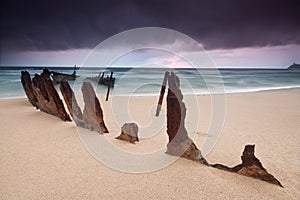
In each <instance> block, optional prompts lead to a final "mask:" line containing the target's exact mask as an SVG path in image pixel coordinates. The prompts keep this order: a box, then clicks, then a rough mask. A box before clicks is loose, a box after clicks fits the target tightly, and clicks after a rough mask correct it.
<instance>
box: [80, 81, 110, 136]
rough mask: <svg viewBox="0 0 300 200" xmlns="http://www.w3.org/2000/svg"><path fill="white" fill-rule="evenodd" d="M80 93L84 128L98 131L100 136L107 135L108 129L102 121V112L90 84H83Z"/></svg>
mask: <svg viewBox="0 0 300 200" xmlns="http://www.w3.org/2000/svg"><path fill="white" fill-rule="evenodd" d="M81 91H82V94H83V99H84V103H85V105H84V110H83V115H82V119H83V122H84V125H83V126H84V128H87V129H89V130H92V131H93V130H95V131H98V132H99V133H101V134H102V133H108V129H107V128H106V126H105V123H104V120H103V111H102V109H101V106H100V102H99V100H98V98H97V96H96V94H95V91H94V89H93V86H92V84H91V83H90V82H84V83H83V84H82V87H81Z"/></svg>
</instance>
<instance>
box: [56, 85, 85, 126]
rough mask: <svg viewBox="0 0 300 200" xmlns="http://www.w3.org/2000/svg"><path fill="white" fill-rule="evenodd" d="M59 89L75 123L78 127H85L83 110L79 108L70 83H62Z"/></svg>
mask: <svg viewBox="0 0 300 200" xmlns="http://www.w3.org/2000/svg"><path fill="white" fill-rule="evenodd" d="M59 88H60V91H61V93H62V95H63V97H64V100H65V102H66V104H67V107H68V110H69V113H70V115H71V116H72V118H73V120H74V122H75V123H76V125H77V126H84V124H83V119H82V112H81V109H80V107H79V106H78V103H77V101H76V98H75V95H74V92H73V90H72V88H71V87H70V85H69V83H68V82H67V81H62V82H61V83H60V86H59Z"/></svg>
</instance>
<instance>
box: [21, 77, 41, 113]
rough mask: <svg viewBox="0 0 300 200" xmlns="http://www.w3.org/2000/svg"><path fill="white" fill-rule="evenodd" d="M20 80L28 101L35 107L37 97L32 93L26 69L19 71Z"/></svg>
mask: <svg viewBox="0 0 300 200" xmlns="http://www.w3.org/2000/svg"><path fill="white" fill-rule="evenodd" d="M21 82H22V86H23V88H24V91H25V94H26V96H27V98H28V100H29V102H30V103H31V104H32V105H33V106H35V107H36V108H37V105H36V102H37V99H36V97H35V95H34V93H33V89H32V82H31V78H30V74H29V73H28V72H27V71H22V72H21Z"/></svg>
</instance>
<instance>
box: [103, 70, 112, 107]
mask: <svg viewBox="0 0 300 200" xmlns="http://www.w3.org/2000/svg"><path fill="white" fill-rule="evenodd" d="M113 74H114V72H110V77H109V83H108V86H107V93H106V98H105V101H108V96H109V92H110V88H111V87H112V84H113Z"/></svg>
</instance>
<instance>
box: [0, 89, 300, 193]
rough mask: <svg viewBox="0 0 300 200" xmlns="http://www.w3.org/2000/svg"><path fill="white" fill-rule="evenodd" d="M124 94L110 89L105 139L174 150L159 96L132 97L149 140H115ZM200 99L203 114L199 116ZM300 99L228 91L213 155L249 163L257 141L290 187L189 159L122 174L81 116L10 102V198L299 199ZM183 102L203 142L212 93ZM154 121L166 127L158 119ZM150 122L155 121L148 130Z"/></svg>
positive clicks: (3, 157)
mask: <svg viewBox="0 0 300 200" xmlns="http://www.w3.org/2000/svg"><path fill="white" fill-rule="evenodd" d="M122 98H123V99H125V101H126V97H113V98H112V99H110V101H109V102H105V101H104V97H100V101H101V106H102V108H103V111H104V119H105V123H106V125H107V127H108V129H109V131H110V133H109V134H106V135H103V136H99V137H105V138H106V139H107V140H108V141H110V142H111V143H112V144H113V145H115V146H118V147H119V148H121V149H124V150H126V151H130V152H138V153H145V152H151V151H153V150H155V149H159V148H164V147H165V146H166V144H167V142H168V138H167V134H166V123H164V120H165V118H166V116H165V110H164V109H165V107H166V105H165V102H164V103H163V110H162V113H161V115H160V117H159V118H157V119H155V118H154V117H153V116H152V113H154V111H155V108H156V107H155V106H156V103H157V98H158V97H150V96H148V97H130V98H129V99H130V101H127V102H128V104H127V105H128V110H130V117H131V118H132V119H134V120H135V121H136V122H137V124H138V125H139V126H141V130H145V131H144V132H143V131H142V132H139V134H141V136H142V139H141V140H140V142H138V143H137V144H135V145H133V144H130V143H127V142H124V141H120V140H116V139H114V137H115V136H117V135H119V134H120V127H121V125H122V124H120V123H121V122H122V115H125V114H127V113H124V112H122V110H121V108H118V107H117V105H119V104H118V103H115V104H113V105H114V109H116V110H112V109H113V108H112V102H114V101H115V100H117V99H122ZM127 99H128V98H127ZM195 99H196V101H197V103H198V105H199V108H200V118H199V119H194V118H193V116H194V115H193V112H194V111H195V110H194V108H195V105H194V103H193V102H194V101H195ZM299 99H300V89H288V90H273V91H267V92H255V93H240V94H228V95H226V103H225V106H226V117H225V122H224V127H223V130H222V132H221V135H220V137H219V139H218V141H217V143H216V145H215V147H214V148H213V150H212V151H211V152H210V153H209V154H207V155H205V158H206V159H207V160H208V162H210V163H222V164H226V165H228V166H234V165H236V164H239V163H241V160H240V156H241V153H242V151H243V148H244V146H245V145H246V144H255V145H256V147H255V154H256V157H257V158H259V159H260V161H261V162H262V164H263V166H264V167H265V168H266V169H267V170H268V172H269V173H271V174H273V175H274V176H275V177H276V178H277V179H278V180H279V181H280V182H281V183H282V185H283V186H284V188H281V187H278V186H276V185H272V184H269V183H267V182H263V181H260V180H256V179H253V178H249V177H245V176H241V175H237V174H234V173H229V172H225V171H221V170H218V169H214V168H211V167H207V166H204V165H201V164H199V163H196V162H193V161H190V160H187V159H184V158H178V159H177V160H176V161H175V162H174V163H172V164H171V165H169V166H167V167H164V168H163V169H160V170H157V171H154V172H149V173H140V174H133V173H126V172H120V171H118V170H115V169H111V168H109V167H107V166H106V165H105V164H103V163H101V162H99V161H98V160H97V159H95V158H94V157H93V156H92V155H91V154H90V153H89V151H88V150H87V149H86V148H85V146H84V145H83V144H82V142H81V139H80V137H79V135H78V133H77V129H76V127H75V124H74V123H73V122H63V121H61V120H60V119H59V118H56V117H54V116H51V115H48V114H45V113H42V112H40V111H37V110H36V109H35V108H34V107H32V106H31V105H30V103H29V102H28V101H27V99H25V98H22V99H6V100H0V112H1V114H0V122H1V130H0V199H183V198H184V199H232V198H235V199H299V198H300V154H299V152H300V145H299V142H300V134H299V130H300V101H299ZM183 100H184V102H185V103H186V107H187V118H186V126H187V129H188V131H189V133H195V137H194V138H193V140H194V142H195V144H196V145H197V146H198V147H199V148H200V147H201V145H202V143H203V140H204V138H205V136H206V134H207V132H208V129H209V126H210V123H211V122H210V121H211V115H212V111H211V108H212V105H211V97H210V96H208V95H206V96H205V95H199V96H196V97H193V96H185V97H184V99H183ZM120 106H121V105H120ZM116 113H117V114H116ZM124 118H126V116H124ZM155 120H156V121H155ZM124 122H125V121H124ZM124 122H123V123H124ZM153 122H156V123H154V124H157V127H155V126H153V127H152V126H151V125H149V124H151V123H153ZM149 126H150V127H152V129H150V130H149V129H147V128H144V129H143V127H149ZM161 127H162V128H161ZM194 127H196V129H195V128H194ZM146 130H147V131H149V132H147V131H146ZM151 130H154V131H153V132H154V133H152V134H153V135H151ZM90 133H91V134H97V133H94V132H90ZM97 135H99V134H97ZM165 156H168V155H165Z"/></svg>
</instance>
